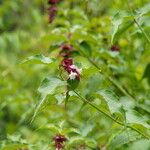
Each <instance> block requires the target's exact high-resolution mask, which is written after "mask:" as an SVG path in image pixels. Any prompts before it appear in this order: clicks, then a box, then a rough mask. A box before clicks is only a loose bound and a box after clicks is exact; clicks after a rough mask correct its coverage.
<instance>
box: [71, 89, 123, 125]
mask: <svg viewBox="0 0 150 150" xmlns="http://www.w3.org/2000/svg"><path fill="white" fill-rule="evenodd" d="M73 91H74V93H76V95H77V96H78V97H79V98H80V99H81V100H82V101H83V102H85V103H88V104H89V105H90V106H92V107H93V108H95V109H96V110H98V111H99V112H100V113H102V114H104V115H105V116H107V117H108V118H110V119H111V120H113V121H115V122H116V123H118V124H119V125H121V126H123V125H124V124H123V123H122V122H120V121H118V120H116V119H115V118H113V117H112V116H111V115H109V114H107V113H106V112H104V111H103V110H101V109H100V108H98V107H97V106H95V105H94V104H93V103H91V102H90V101H88V100H87V99H85V98H84V97H82V96H81V95H80V94H79V93H78V92H76V91H75V90H73Z"/></svg>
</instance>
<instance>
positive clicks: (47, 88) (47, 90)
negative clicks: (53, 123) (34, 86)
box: [31, 77, 66, 122]
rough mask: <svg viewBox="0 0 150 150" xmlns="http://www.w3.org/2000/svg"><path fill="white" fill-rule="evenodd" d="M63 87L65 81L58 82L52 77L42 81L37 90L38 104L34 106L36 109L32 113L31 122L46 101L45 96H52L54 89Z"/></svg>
mask: <svg viewBox="0 0 150 150" xmlns="http://www.w3.org/2000/svg"><path fill="white" fill-rule="evenodd" d="M65 85H66V82H65V81H62V80H60V79H58V78H54V77H53V78H45V79H44V80H43V81H42V83H41V85H40V87H39V88H38V91H39V93H40V96H39V103H38V105H37V106H36V109H35V111H34V115H33V117H32V121H33V119H34V118H35V116H36V114H37V113H38V111H39V109H40V108H41V106H42V105H43V104H44V102H45V100H46V96H47V95H53V94H54V93H55V92H56V89H57V88H58V87H61V86H65ZM32 121H31V122H32Z"/></svg>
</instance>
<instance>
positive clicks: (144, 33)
mask: <svg viewBox="0 0 150 150" xmlns="http://www.w3.org/2000/svg"><path fill="white" fill-rule="evenodd" d="M127 6H128V8H129V10H130V12H131V14H132V16H133V17H134V14H133V10H132V8H131V7H130V4H129V1H128V0H127ZM134 22H135V24H136V25H137V27H138V28H139V29H140V31H141V32H142V33H143V35H144V36H145V38H146V39H147V41H148V42H149V43H150V38H149V37H148V35H147V34H146V32H145V31H144V30H143V28H142V27H141V26H140V24H139V23H138V21H137V19H136V18H135V17H134Z"/></svg>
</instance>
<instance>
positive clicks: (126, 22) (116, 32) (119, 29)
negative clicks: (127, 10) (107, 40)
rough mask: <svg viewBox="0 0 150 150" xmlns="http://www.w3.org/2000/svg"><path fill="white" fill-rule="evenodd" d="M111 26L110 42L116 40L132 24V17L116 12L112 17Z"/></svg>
mask: <svg viewBox="0 0 150 150" xmlns="http://www.w3.org/2000/svg"><path fill="white" fill-rule="evenodd" d="M112 22H113V28H112V31H113V32H112V37H111V44H113V43H115V42H117V40H118V39H119V37H120V36H121V35H122V34H123V33H124V32H125V31H126V30H127V29H129V28H130V27H131V26H132V25H133V24H134V21H133V18H132V17H127V16H124V14H121V13H117V14H116V15H115V16H114V18H113V21H112Z"/></svg>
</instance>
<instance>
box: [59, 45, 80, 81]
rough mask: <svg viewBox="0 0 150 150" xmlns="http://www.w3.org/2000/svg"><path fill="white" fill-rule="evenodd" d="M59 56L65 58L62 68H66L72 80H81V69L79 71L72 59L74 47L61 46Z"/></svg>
mask: <svg viewBox="0 0 150 150" xmlns="http://www.w3.org/2000/svg"><path fill="white" fill-rule="evenodd" d="M60 49H61V51H60V53H59V55H60V56H62V57H63V60H62V62H61V66H62V67H63V68H64V70H65V71H66V72H68V74H69V79H70V80H80V75H81V71H82V70H81V69H79V68H78V67H77V66H76V65H74V62H73V59H72V58H70V57H71V54H72V52H73V47H72V45H70V44H62V45H61V46H60Z"/></svg>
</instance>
